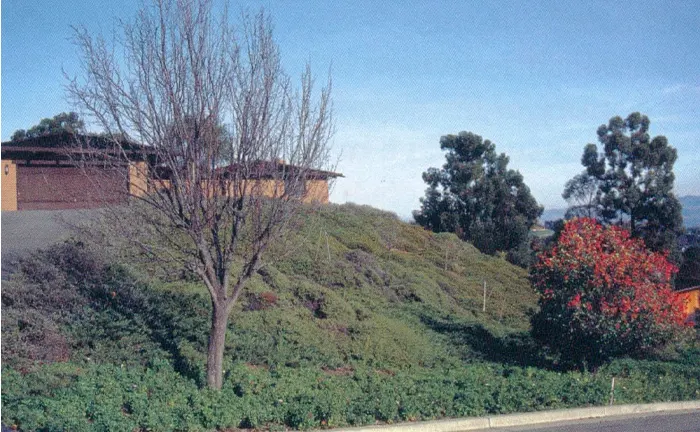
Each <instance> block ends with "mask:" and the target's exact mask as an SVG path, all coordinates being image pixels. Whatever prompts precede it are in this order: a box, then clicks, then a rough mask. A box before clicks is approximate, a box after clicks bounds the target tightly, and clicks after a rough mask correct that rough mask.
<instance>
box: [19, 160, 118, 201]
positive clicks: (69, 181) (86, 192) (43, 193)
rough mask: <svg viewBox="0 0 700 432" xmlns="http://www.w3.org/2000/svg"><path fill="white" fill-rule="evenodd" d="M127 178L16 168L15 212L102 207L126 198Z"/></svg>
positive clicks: (101, 172) (65, 168)
mask: <svg viewBox="0 0 700 432" xmlns="http://www.w3.org/2000/svg"><path fill="white" fill-rule="evenodd" d="M126 191H127V178H126V175H125V173H124V172H123V171H121V170H117V169H110V170H106V169H101V168H88V169H82V168H77V167H71V166H51V167H49V166H37V165H33V166H32V165H29V166H26V165H18V166H17V208H18V210H59V209H75V208H93V207H101V206H104V205H106V204H109V203H116V202H120V201H122V200H123V199H124V198H125V193H126Z"/></svg>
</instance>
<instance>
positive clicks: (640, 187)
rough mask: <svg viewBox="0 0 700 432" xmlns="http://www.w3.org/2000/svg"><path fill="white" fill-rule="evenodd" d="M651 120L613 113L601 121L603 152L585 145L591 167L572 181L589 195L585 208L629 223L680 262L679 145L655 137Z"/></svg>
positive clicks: (648, 241)
mask: <svg viewBox="0 0 700 432" xmlns="http://www.w3.org/2000/svg"><path fill="white" fill-rule="evenodd" d="M649 124H650V121H649V118H648V117H647V116H645V115H642V114H640V113H638V112H635V113H632V114H630V115H629V116H627V118H626V119H624V120H623V119H622V118H621V117H613V118H611V119H610V121H609V122H608V124H607V125H601V126H600V127H599V128H598V141H599V142H600V144H601V147H602V149H601V151H600V152H599V151H598V147H597V146H596V145H595V144H588V145H587V146H586V147H585V149H584V152H583V157H582V158H581V163H582V164H583V166H584V167H585V168H586V171H585V172H584V174H583V175H579V176H577V177H576V178H574V179H573V180H572V182H574V183H575V184H578V186H579V187H578V188H577V190H578V192H581V193H583V195H586V197H585V198H584V199H583V200H584V201H588V204H585V205H584V206H583V208H584V209H585V212H588V211H593V210H594V215H595V216H596V217H598V218H599V219H600V220H601V221H603V222H606V223H629V226H630V230H631V232H632V235H633V236H635V237H640V238H643V239H644V242H645V243H646V245H647V247H648V248H650V249H652V250H654V251H657V252H658V251H663V250H670V251H672V253H676V255H674V260H676V261H678V258H679V256H677V251H676V242H677V237H678V235H679V234H680V233H681V232H682V231H683V219H682V216H681V204H680V202H679V201H678V198H676V196H675V194H674V193H673V182H674V179H675V176H674V174H673V164H674V163H675V161H676V157H677V154H676V149H675V148H673V147H672V146H671V145H669V143H668V140H667V139H666V137H665V136H663V135H659V136H656V137H654V138H651V136H650V135H649ZM568 186H569V184H567V190H565V194H566V193H567V192H568V191H569V187H568ZM583 186H586V187H583ZM589 187H592V188H593V189H595V191H591V190H589ZM591 194H592V195H593V196H592V197H591V196H590V195H591ZM574 196H576V194H574ZM579 207H580V205H579ZM579 207H576V206H574V207H572V208H571V209H570V211H575V210H576V209H577V208H579ZM576 213H577V214H576V215H579V216H580V215H581V214H578V213H579V212H576Z"/></svg>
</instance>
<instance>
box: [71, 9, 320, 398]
mask: <svg viewBox="0 0 700 432" xmlns="http://www.w3.org/2000/svg"><path fill="white" fill-rule="evenodd" d="M271 27H272V26H271V21H270V19H269V17H268V16H267V15H266V14H265V13H264V12H260V13H259V14H257V15H255V16H248V15H246V14H243V16H242V17H241V20H240V25H239V26H237V27H234V26H233V25H232V24H230V22H229V19H228V11H227V10H226V9H224V11H223V12H222V13H221V15H220V16H217V14H215V13H214V11H213V7H212V3H211V1H210V0H156V1H154V4H153V5H149V6H144V7H142V8H141V9H140V10H139V12H138V14H137V15H136V17H135V18H134V20H133V21H131V22H128V23H122V24H121V25H120V27H119V30H120V31H119V32H118V33H119V35H118V37H116V38H115V39H114V42H110V43H108V42H107V41H106V40H105V39H104V38H102V37H101V36H99V37H93V36H91V35H90V34H89V33H88V32H87V31H86V30H85V29H84V28H77V29H76V30H75V44H76V46H77V48H78V51H79V53H80V58H81V64H82V74H80V76H79V77H77V78H73V79H70V82H69V84H68V86H67V89H68V94H69V95H70V97H71V99H72V100H73V101H75V102H76V103H77V105H78V106H79V107H81V108H82V111H83V112H85V113H86V114H88V115H89V116H90V117H91V119H92V120H93V121H94V122H95V123H96V124H98V125H99V126H100V127H101V128H103V129H104V131H105V132H106V135H107V136H108V137H113V138H114V143H115V145H117V144H119V143H123V142H124V140H130V141H135V142H139V143H143V147H142V151H141V152H140V157H139V160H144V157H146V156H147V157H146V159H148V160H149V161H150V163H143V162H142V163H138V161H137V160H135V159H133V156H132V155H133V154H134V152H126V151H111V152H103V153H101V156H100V157H101V158H102V159H103V160H104V159H105V158H106V156H105V155H106V154H107V153H108V154H109V155H111V157H110V160H111V161H112V162H113V163H115V164H121V165H122V166H123V165H124V164H125V163H126V164H128V166H129V170H132V173H131V174H132V176H131V177H130V178H134V179H137V180H138V181H133V180H131V182H132V184H131V186H132V194H133V195H134V196H135V197H136V198H137V199H136V200H131V201H132V202H131V204H130V205H129V209H128V213H127V214H128V219H127V218H124V217H122V218H121V220H120V221H115V222H114V223H121V224H122V225H121V228H122V233H123V234H122V235H125V236H127V235H129V230H130V229H131V228H134V227H136V226H138V227H140V228H144V227H145V228H146V229H147V230H148V231H149V232H150V234H151V235H150V236H143V235H139V236H136V235H135V236H134V238H132V240H133V241H135V242H137V243H138V244H139V245H140V246H141V247H142V248H143V250H144V251H146V252H147V253H148V254H150V255H151V256H153V257H155V258H158V259H161V260H166V261H168V262H170V263H173V262H174V263H178V264H179V265H181V266H183V267H184V268H185V269H187V270H189V271H192V272H194V273H196V274H197V275H199V277H200V278H201V280H202V281H203V283H204V285H205V286H206V288H207V290H208V292H209V295H210V296H211V305H212V316H211V331H210V335H209V344H208V355H207V384H208V386H209V387H210V388H214V389H220V388H221V385H222V379H223V370H222V363H223V354H224V342H225V337H226V327H227V322H228V317H229V315H230V313H231V310H232V307H233V306H234V304H235V303H236V301H237V300H238V298H239V296H240V294H241V291H242V289H243V288H244V286H245V284H246V281H248V280H249V278H251V276H253V275H254V274H255V272H256V271H257V270H258V269H259V268H260V266H261V265H262V264H263V255H264V253H265V251H266V250H267V249H268V246H269V245H270V244H271V243H272V242H273V241H274V240H276V239H279V237H280V236H281V235H282V234H283V233H284V232H285V230H287V229H289V227H290V223H291V221H292V220H293V218H294V216H295V214H297V211H298V207H299V205H300V204H299V199H298V198H299V196H301V195H302V194H303V192H304V183H305V180H306V179H307V178H308V177H309V176H313V175H314V173H317V172H318V171H317V170H320V169H326V168H327V166H328V162H329V151H330V147H329V140H330V136H331V134H332V113H331V100H330V93H329V92H330V79H329V82H328V86H326V87H324V88H323V89H321V90H320V91H315V90H314V86H313V83H314V80H313V78H312V75H311V72H310V69H309V67H308V66H307V68H306V70H305V71H304V73H303V74H302V78H301V83H300V86H299V87H295V86H293V85H292V82H291V80H290V78H289V77H288V75H287V74H286V73H285V72H284V70H283V69H282V67H281V63H280V54H279V48H278V46H277V44H276V43H275V41H274V39H273V35H272V30H271ZM119 148H121V147H119ZM136 153H139V152H136ZM144 155H145V156H144ZM134 170H136V172H133V171H134Z"/></svg>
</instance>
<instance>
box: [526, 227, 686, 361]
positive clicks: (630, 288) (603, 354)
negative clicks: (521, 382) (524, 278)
mask: <svg viewBox="0 0 700 432" xmlns="http://www.w3.org/2000/svg"><path fill="white" fill-rule="evenodd" d="M675 271H676V268H675V267H674V266H673V265H672V264H670V263H669V262H668V260H667V259H666V256H665V255H663V254H659V253H654V252H650V251H648V250H647V249H645V247H644V243H643V242H642V241H641V240H638V239H633V238H631V237H630V234H629V232H628V231H627V230H625V229H623V228H620V227H617V226H610V227H603V226H601V225H600V224H598V223H597V222H596V221H594V220H592V219H574V220H572V221H569V222H568V223H567V224H566V225H565V226H564V229H563V231H562V232H561V235H560V236H559V238H558V240H557V243H556V244H554V246H553V247H552V248H551V249H550V250H548V251H545V252H543V253H541V254H540V255H539V256H538V261H537V263H536V264H535V266H534V267H533V270H532V274H531V278H532V282H533V284H534V286H535V288H536V290H537V291H538V292H539V294H540V295H541V297H540V300H539V305H540V311H539V312H538V313H536V314H535V315H534V316H533V318H532V331H533V336H534V337H535V338H536V339H538V340H539V341H541V342H542V343H543V344H545V345H546V346H548V347H549V348H551V349H552V351H553V352H555V353H556V354H559V356H560V359H561V361H562V362H563V363H565V364H569V365H574V366H579V367H580V366H583V367H586V366H587V365H588V366H592V367H594V368H595V367H597V366H599V365H601V364H602V363H603V362H605V361H607V360H608V359H610V358H612V357H615V356H621V355H626V354H629V355H640V354H644V353H647V352H649V351H650V350H652V349H654V348H656V347H659V346H661V345H663V344H665V343H666V342H668V341H670V340H671V339H672V338H673V337H674V336H675V335H677V334H678V332H679V330H681V329H682V327H683V321H684V314H683V305H682V302H681V300H680V299H678V298H677V297H676V296H675V295H674V294H673V291H672V288H671V284H670V282H669V281H670V279H671V276H672V275H673V273H674V272H675Z"/></svg>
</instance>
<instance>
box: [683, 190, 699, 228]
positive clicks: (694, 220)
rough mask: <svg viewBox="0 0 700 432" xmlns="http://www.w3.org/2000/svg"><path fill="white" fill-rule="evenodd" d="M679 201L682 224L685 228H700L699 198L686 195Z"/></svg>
mask: <svg viewBox="0 0 700 432" xmlns="http://www.w3.org/2000/svg"><path fill="white" fill-rule="evenodd" d="M679 199H680V201H681V205H683V222H684V223H685V226H686V228H693V227H700V196H696V195H686V196H682V197H680V198H679Z"/></svg>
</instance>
